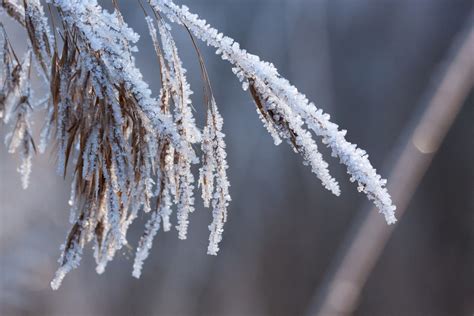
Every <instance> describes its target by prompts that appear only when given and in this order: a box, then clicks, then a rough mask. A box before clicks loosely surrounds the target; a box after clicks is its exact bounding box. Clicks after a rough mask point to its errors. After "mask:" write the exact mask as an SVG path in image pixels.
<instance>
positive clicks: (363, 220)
mask: <svg viewBox="0 0 474 316" xmlns="http://www.w3.org/2000/svg"><path fill="white" fill-rule="evenodd" d="M473 21H474V15H473V14H471V15H470V17H469V18H468V23H467V24H468V25H467V27H466V28H465V29H464V30H463V31H462V32H461V34H460V35H459V37H458V38H457V39H456V40H455V41H454V43H453V47H452V49H451V50H450V52H449V54H448V58H447V59H446V61H445V63H444V67H442V68H443V70H444V71H443V72H442V74H441V75H440V77H439V80H438V81H437V83H436V84H435V85H433V87H431V88H430V89H429V90H428V91H427V92H428V94H427V95H426V96H427V97H428V102H426V103H425V104H426V106H425V107H424V108H425V110H424V111H423V113H422V114H421V115H419V114H417V115H416V116H415V118H414V119H415V120H414V122H415V123H416V124H415V125H414V127H413V128H412V129H411V131H410V133H407V135H406V136H405V137H404V138H403V141H402V142H401V146H400V150H397V151H396V152H397V153H396V154H397V155H396V157H398V158H397V159H393V160H392V161H396V162H395V164H394V167H393V168H392V171H391V174H390V176H389V181H388V183H389V185H388V186H389V191H390V192H391V193H392V197H393V199H394V202H395V204H396V205H397V217H398V218H401V217H402V215H403V213H404V212H405V211H406V209H407V205H408V203H409V201H410V199H411V197H412V196H413V194H414V192H415V190H416V188H417V186H418V184H419V183H420V181H421V179H422V177H423V175H424V174H425V172H426V171H427V169H428V167H429V165H430V163H431V161H432V159H433V157H434V156H435V154H436V152H437V151H438V149H439V147H440V145H441V143H442V141H443V139H444V137H445V136H446V134H447V132H448V131H449V129H450V127H451V125H452V124H453V122H454V119H455V118H456V116H457V115H458V113H459V111H460V109H461V107H462V105H463V103H464V101H465V99H466V98H467V96H468V94H469V93H470V91H471V89H472V87H473V84H474V23H473ZM395 227H396V226H387V225H386V224H385V222H384V221H383V220H382V219H380V218H379V216H378V214H377V212H376V209H375V208H373V207H372V208H367V209H363V211H362V212H360V214H359V215H358V216H357V218H356V220H355V221H354V223H353V227H352V228H351V229H350V230H349V233H348V235H347V237H346V239H345V241H344V242H343V245H342V247H341V248H340V250H339V253H338V254H337V256H336V260H335V261H336V264H335V265H334V268H333V269H332V271H330V273H328V277H327V279H326V281H325V282H323V284H322V287H321V288H320V289H319V291H316V292H315V294H314V296H313V299H312V301H311V302H310V305H309V308H308V310H307V315H324V316H326V315H348V314H350V313H352V312H353V311H354V309H355V307H356V306H357V302H358V299H359V296H360V293H361V291H362V289H363V286H364V284H365V282H366V281H367V278H368V277H369V275H370V273H371V271H372V269H373V267H374V266H375V264H376V262H377V260H378V258H379V256H380V254H381V252H382V250H383V248H384V246H385V244H386V243H387V241H388V239H389V237H390V235H391V234H392V232H393V230H394V229H395Z"/></svg>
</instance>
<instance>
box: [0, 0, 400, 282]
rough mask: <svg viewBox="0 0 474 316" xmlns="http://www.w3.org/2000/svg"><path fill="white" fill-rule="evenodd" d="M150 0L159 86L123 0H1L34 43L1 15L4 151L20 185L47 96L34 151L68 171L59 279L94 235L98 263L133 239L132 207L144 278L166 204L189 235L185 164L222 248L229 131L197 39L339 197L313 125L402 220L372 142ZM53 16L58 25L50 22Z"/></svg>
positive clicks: (388, 212) (197, 23)
mask: <svg viewBox="0 0 474 316" xmlns="http://www.w3.org/2000/svg"><path fill="white" fill-rule="evenodd" d="M148 2H149V3H148V4H149V7H150V10H151V11H152V12H153V16H154V17H153V18H152V17H150V16H148V15H147V14H146V9H144V12H145V15H146V22H147V25H148V28H149V31H150V38H151V41H152V42H153V45H154V48H155V52H156V55H157V58H158V63H159V66H160V75H161V91H160V93H159V96H158V97H157V98H154V97H153V96H152V92H151V90H150V89H149V86H148V84H147V83H146V82H145V81H144V80H143V77H142V74H141V72H140V70H139V69H138V68H137V67H136V65H135V59H134V53H135V52H136V51H137V47H136V43H137V41H138V38H139V36H138V34H136V33H135V32H134V31H133V30H132V29H131V28H130V27H129V26H128V25H127V24H126V22H125V21H124V19H123V17H122V15H121V13H120V11H119V9H118V7H117V6H115V10H114V11H113V12H108V11H106V10H104V9H103V8H102V7H101V6H99V5H98V3H97V1H96V0H49V1H48V5H49V6H50V8H51V9H52V10H55V11H56V12H57V15H58V17H59V19H60V21H54V20H52V19H51V17H50V19H49V20H50V22H51V23H49V22H48V17H47V16H46V15H45V13H44V12H45V11H44V9H43V6H42V4H41V3H40V1H39V0H26V1H24V2H23V1H22V2H21V3H17V2H16V1H14V0H3V1H2V9H3V10H5V11H6V12H7V13H8V14H9V15H10V16H11V17H12V18H14V19H15V20H16V21H17V22H18V23H20V24H21V25H22V26H23V27H25V28H26V30H27V34H28V38H27V39H26V40H27V41H28V47H29V49H28V52H27V53H26V55H25V57H24V58H23V59H19V58H18V57H17V54H16V53H15V51H14V49H13V47H12V46H11V44H10V41H9V39H8V36H7V34H6V32H5V31H4V29H3V26H0V27H1V32H0V45H1V50H0V54H1V55H0V59H1V60H2V66H1V73H0V75H1V77H0V79H1V80H0V84H1V87H2V88H1V90H0V116H1V118H2V122H3V124H9V125H10V126H11V132H10V133H9V134H8V135H7V136H6V143H7V145H8V149H9V152H11V153H14V152H16V151H20V154H21V157H22V163H21V166H20V168H19V171H20V173H21V175H22V183H23V186H24V187H26V186H27V184H28V176H29V174H30V170H31V160H32V157H33V152H34V151H36V147H35V145H34V141H33V138H32V136H31V132H30V122H29V118H30V112H31V111H35V110H38V109H41V108H42V107H43V106H42V104H44V103H45V104H46V105H47V106H46V107H47V109H46V116H45V122H44V127H43V130H42V132H41V139H40V142H39V149H40V151H41V152H43V151H44V150H45V148H46V147H47V146H48V144H49V143H54V144H55V147H54V148H55V150H56V151H57V159H58V172H59V173H60V174H61V175H63V176H66V175H67V174H70V175H71V176H72V179H73V183H72V188H71V197H70V201H69V204H70V206H71V216H70V220H71V225H72V228H71V230H70V232H69V234H68V236H67V237H66V241H65V243H64V245H63V246H62V248H61V249H62V254H61V257H60V259H59V264H60V266H59V269H58V271H57V273H56V276H55V277H54V279H53V281H52V282H51V286H52V287H53V289H57V288H58V287H59V286H60V284H61V282H62V279H63V278H64V276H65V275H66V274H67V273H68V272H69V271H70V270H72V269H74V268H76V267H77V266H78V265H79V262H80V259H81V255H82V251H83V248H84V247H85V245H86V244H88V243H92V244H93V249H94V256H95V259H96V263H97V269H96V270H97V272H98V273H102V272H103V271H104V270H105V268H106V266H107V263H108V262H109V261H110V260H112V259H113V258H114V256H115V253H116V252H117V250H119V249H121V248H122V247H123V246H124V245H127V244H128V243H127V231H128V227H129V226H130V224H131V223H132V222H133V221H134V219H135V218H136V217H137V215H138V213H139V212H144V213H150V215H149V221H148V222H147V224H146V225H145V232H144V234H143V236H142V238H141V240H140V241H139V244H138V246H137V250H136V257H135V262H134V264H133V276H135V277H139V276H140V274H141V270H142V265H143V261H144V260H145V259H146V258H147V257H148V253H149V250H150V248H151V247H152V241H153V238H154V236H155V235H156V233H157V232H158V231H159V229H160V226H163V230H164V231H169V230H170V228H171V226H172V224H171V223H172V220H171V215H172V212H173V210H175V211H176V217H177V221H176V222H177V224H176V228H177V230H178V237H179V238H180V239H186V236H187V228H188V225H189V216H190V213H192V212H193V211H194V189H195V177H194V175H193V173H192V172H191V167H192V165H194V164H198V163H200V164H201V167H200V170H199V180H198V185H199V187H200V188H201V191H202V193H201V196H202V199H203V201H204V205H205V206H206V207H211V208H212V216H213V220H212V223H211V224H210V225H209V230H210V236H209V246H208V250H207V252H208V254H211V255H216V254H217V252H218V251H219V244H220V242H221V240H222V233H223V230H224V223H225V222H226V220H227V208H228V206H229V202H230V201H231V198H230V194H229V186H230V184H229V180H228V178H227V169H228V165H227V161H226V151H225V148H226V145H225V141H224V137H225V135H224V134H223V132H222V126H223V118H222V116H221V115H220V113H219V111H218V106H217V102H216V100H215V98H214V96H213V94H212V88H211V84H210V82H209V77H208V75H207V71H206V69H205V66H204V61H203V59H202V56H201V54H200V52H199V49H198V48H197V45H196V43H195V38H198V39H200V40H202V41H204V42H205V43H207V44H208V45H210V46H213V47H214V48H216V50H217V51H216V52H217V54H219V55H221V57H222V58H223V59H224V60H227V61H229V62H230V63H231V64H232V67H233V68H232V71H233V72H234V74H235V75H236V76H237V78H238V79H239V80H240V81H241V83H242V87H243V89H244V90H249V92H250V95H251V97H252V98H253V100H254V101H255V104H256V110H257V113H258V115H259V116H260V118H261V120H262V122H263V124H264V126H265V127H266V129H267V130H268V132H269V133H270V134H271V136H272V137H273V139H274V142H275V144H276V145H278V144H280V143H281V142H282V140H285V141H286V142H287V143H288V144H289V145H290V146H291V148H293V150H294V152H295V153H298V154H300V155H301V156H302V157H303V160H304V163H305V164H306V165H309V166H310V167H311V170H312V172H314V173H315V174H316V176H317V177H318V178H319V179H320V180H321V182H322V185H323V186H324V187H325V188H326V189H328V190H329V191H331V192H332V193H334V194H335V195H340V188H339V184H338V183H337V181H336V180H335V179H334V178H333V177H332V176H331V175H330V173H329V170H328V163H327V162H326V161H325V160H324V159H323V156H322V154H321V153H320V152H319V149H318V146H317V144H316V142H315V140H314V137H313V135H316V136H319V137H321V138H322V142H323V143H324V144H325V145H327V146H328V147H329V148H331V150H332V155H333V156H334V157H338V158H339V160H340V162H341V163H343V164H344V165H346V167H347V171H348V173H349V174H350V176H351V177H350V180H351V181H353V182H357V183H358V190H359V191H361V192H364V193H365V194H366V195H367V197H368V198H369V199H370V200H372V201H373V202H374V204H375V205H376V206H377V207H378V209H379V211H380V212H381V213H382V214H383V215H384V216H385V219H386V221H387V223H389V224H391V223H394V222H395V221H396V219H395V216H394V210H395V206H393V205H392V201H391V199H390V196H389V194H388V192H387V190H386V188H385V183H386V181H385V180H383V179H382V178H381V177H380V175H378V174H377V172H376V170H375V169H374V168H373V167H372V165H371V164H370V162H369V160H368V156H367V154H366V152H365V151H364V150H362V149H359V148H357V146H356V145H354V144H351V143H349V142H348V141H347V140H346V139H345V134H346V131H345V130H339V127H338V126H337V125H336V124H334V123H332V122H331V121H330V120H329V119H330V117H329V115H327V114H325V113H323V112H322V111H321V110H319V109H317V108H316V106H315V105H314V104H313V103H312V102H310V101H309V100H308V99H307V98H306V97H305V96H304V95H303V94H302V93H300V92H298V90H297V89H296V87H294V86H292V85H291V84H290V83H289V82H288V80H286V79H284V78H282V77H281V76H280V75H279V73H278V71H277V69H276V68H275V67H274V66H273V65H272V64H271V63H268V62H264V61H262V60H260V58H259V57H258V56H255V55H252V54H250V53H248V52H247V51H245V50H244V49H242V48H240V45H239V44H238V43H237V42H235V41H234V40H233V39H231V38H229V37H227V36H224V35H223V34H222V33H220V32H219V31H217V30H216V29H214V28H212V27H211V26H210V25H208V24H207V23H206V22H205V21H204V20H201V19H200V18H199V17H198V16H197V15H195V14H192V13H190V12H189V9H188V8H187V7H184V6H182V7H180V6H177V5H175V4H174V3H173V2H172V1H168V0H149V1H148ZM114 3H115V2H114ZM168 22H174V23H177V24H182V25H184V26H185V27H186V29H187V30H188V32H189V34H190V36H191V40H192V46H191V45H190V49H193V50H194V49H195V50H196V53H197V58H198V59H199V62H200V65H201V76H202V78H203V81H204V87H205V105H206V114H207V116H206V117H207V118H206V123H205V126H204V127H203V128H202V129H201V128H200V127H199V126H197V124H196V122H195V119H194V117H193V111H192V109H193V107H192V99H191V95H192V90H191V87H190V86H189V84H188V82H187V78H186V69H185V68H184V66H183V64H182V62H181V59H180V57H179V52H178V49H177V47H176V44H175V42H174V40H173V37H172V35H171V32H170V29H171V26H170V24H169V23H168ZM50 25H52V26H53V27H57V28H55V29H52V30H51V29H50V28H51V27H50ZM58 26H61V27H58ZM31 71H36V72H37V73H38V75H39V76H40V77H41V78H42V79H43V81H44V85H45V86H47V87H48V90H49V94H48V95H47V96H46V99H43V98H42V99H40V100H35V99H36V98H34V97H33V94H32V91H31V87H30V73H31ZM45 100H46V101H45ZM197 108H198V107H197ZM196 144H200V145H201V149H202V150H201V152H202V156H201V157H198V154H197V153H196V152H195V150H194V147H193V145H196ZM152 205H153V208H152ZM155 205H156V206H155Z"/></svg>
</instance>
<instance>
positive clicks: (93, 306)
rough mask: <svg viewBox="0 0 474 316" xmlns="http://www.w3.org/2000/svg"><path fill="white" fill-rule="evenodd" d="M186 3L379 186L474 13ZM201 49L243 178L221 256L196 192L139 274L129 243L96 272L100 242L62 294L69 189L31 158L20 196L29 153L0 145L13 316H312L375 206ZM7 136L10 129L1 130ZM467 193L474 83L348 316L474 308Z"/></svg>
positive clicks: (471, 207) (362, 4) (349, 1)
mask: <svg viewBox="0 0 474 316" xmlns="http://www.w3.org/2000/svg"><path fill="white" fill-rule="evenodd" d="M103 2H104V6H105V7H107V8H110V7H111V5H110V1H103ZM176 2H177V3H183V4H187V5H188V6H189V7H190V9H191V11H193V12H194V13H198V14H199V15H200V16H201V17H203V18H205V19H207V21H208V22H210V23H211V24H212V25H213V26H215V27H217V28H218V29H219V30H220V31H222V32H224V33H225V34H227V35H228V36H231V37H233V38H235V39H236V40H237V41H238V42H240V44H241V46H242V47H244V48H246V49H247V50H248V51H250V52H252V53H254V54H257V55H259V56H260V57H262V58H263V59H264V60H267V61H271V62H273V63H274V64H275V66H276V67H277V68H278V69H279V71H280V73H281V74H282V75H283V76H284V77H286V78H288V79H289V80H290V81H291V82H292V83H293V84H294V85H296V86H297V87H298V89H299V90H300V91H302V92H304V93H305V94H307V96H308V97H309V99H310V100H313V101H315V103H316V104H317V106H319V107H320V108H322V109H323V110H325V111H326V112H328V113H330V114H331V116H332V120H333V121H335V122H336V123H338V124H339V125H340V126H341V127H343V128H345V129H347V130H348V140H349V141H351V142H353V143H356V144H358V145H359V146H360V147H361V148H363V149H366V150H367V151H368V153H369V154H370V157H371V162H372V164H373V165H374V166H375V167H376V168H377V169H378V170H379V172H381V173H382V176H384V177H387V176H388V175H389V174H390V171H391V169H392V167H393V165H394V163H395V162H396V160H397V158H398V154H397V153H398V152H399V151H400V146H401V144H403V142H404V140H405V139H406V137H407V133H408V131H409V130H410V128H411V127H412V126H413V124H415V123H416V121H417V118H419V116H420V113H422V111H423V109H424V107H425V106H426V103H427V102H426V100H427V93H428V94H429V93H430V92H429V91H431V89H432V88H433V87H434V86H436V82H437V81H439V79H440V77H441V76H442V75H443V72H442V71H443V69H444V68H443V65H444V64H446V58H447V57H449V50H450V47H452V44H453V42H454V39H455V38H456V37H457V35H458V34H459V33H460V32H461V30H462V29H464V28H465V26H466V25H467V24H468V22H469V20H471V23H472V17H473V15H472V13H473V10H474V3H473V2H472V0H402V1H395V0H383V1H375V0H371V1H369V0H258V1H257V0H239V1H237V0H220V1H217V0H193V1H191V0H176ZM119 4H120V6H121V9H122V12H123V14H124V16H125V20H126V21H127V22H128V23H129V25H130V26H132V27H133V28H134V29H135V31H137V32H138V33H139V34H141V38H140V41H139V49H140V52H139V53H138V54H137V55H136V58H137V64H138V66H139V68H140V69H141V70H142V72H143V74H144V77H145V79H146V81H147V82H149V83H150V85H151V86H152V88H153V91H154V94H155V95H157V94H158V92H159V77H158V76H159V72H158V71H159V69H158V65H157V64H156V62H155V60H156V59H155V57H154V51H153V48H152V45H151V43H150V40H149V35H148V31H147V29H146V23H145V20H144V16H143V12H142V10H141V9H140V7H139V6H138V4H137V3H136V2H135V1H126V0H120V1H119ZM0 19H1V21H2V23H5V24H6V25H7V30H8V31H9V34H10V37H11V38H12V41H13V43H14V45H17V46H15V48H18V49H19V50H20V51H21V47H24V46H25V41H26V37H25V36H26V34H25V33H24V31H22V30H20V29H19V28H18V27H16V25H15V24H14V23H13V22H12V21H11V20H10V19H9V18H7V17H6V16H5V15H0ZM173 32H174V34H175V35H176V40H177V42H178V44H179V49H180V53H181V57H182V59H183V62H184V64H185V66H186V68H187V69H188V79H189V81H190V83H191V86H192V88H193V90H194V91H195V95H194V107H195V108H196V109H197V113H196V116H197V118H198V122H199V123H200V124H201V126H202V124H203V121H204V118H203V115H202V112H203V111H202V109H203V107H202V93H201V92H202V82H201V80H200V73H199V64H198V60H197V58H196V55H195V52H194V50H193V49H192V45H191V42H190V40H189V37H188V35H187V34H186V32H185V31H183V29H181V28H180V27H178V26H174V30H173ZM200 48H201V50H202V53H203V54H204V58H205V61H206V65H207V68H208V72H209V76H210V78H211V83H212V84H213V90H214V92H215V97H216V100H217V102H218V104H219V106H220V111H221V114H222V115H223V117H224V120H225V124H224V132H225V133H226V135H227V138H226V140H227V145H228V161H229V165H230V168H229V173H230V175H229V176H230V180H231V184H232V187H231V195H232V198H233V201H232V203H231V206H230V210H229V211H230V214H229V218H228V222H227V224H226V226H225V232H224V239H223V242H222V243H221V251H220V253H219V255H218V256H217V257H214V256H208V255H206V249H207V242H208V228H207V226H208V224H209V223H210V221H211V212H210V211H209V210H208V209H205V208H203V207H202V202H201V201H200V199H196V200H197V208H196V211H195V213H193V214H192V215H191V220H190V231H189V234H188V239H187V240H186V241H180V240H178V239H177V233H176V231H175V230H172V231H170V232H168V233H164V232H162V231H160V232H159V233H158V235H157V236H156V238H155V240H154V244H153V248H152V250H151V254H150V256H149V258H148V259H147V260H146V262H145V264H144V270H143V273H142V277H141V279H139V280H136V279H134V278H132V276H131V271H132V263H133V256H134V252H133V250H128V249H123V251H122V252H121V253H120V254H118V255H117V256H116V259H115V260H114V261H112V262H111V263H110V264H109V265H108V267H107V270H106V272H105V273H104V274H103V275H97V274H96V273H95V266H94V260H93V258H92V251H91V250H90V249H88V250H87V251H85V254H84V257H83V260H82V263H81V265H80V267H79V268H78V269H76V270H74V271H73V272H71V273H70V274H69V275H68V276H67V277H66V279H65V280H64V282H63V285H62V287H61V288H60V289H59V290H58V291H52V290H51V288H50V286H49V282H50V280H51V278H52V276H53V274H54V272H55V270H56V268H57V262H56V260H57V258H58V256H59V246H60V245H61V244H62V243H63V242H64V239H65V236H66V232H67V230H68V228H69V223H68V218H69V209H68V204H67V201H68V199H69V187H70V185H69V181H70V179H66V180H65V181H64V180H63V179H62V178H61V177H60V176H58V175H56V173H55V170H56V168H55V157H54V154H51V151H50V152H49V153H47V154H45V155H39V156H37V157H36V159H35V161H34V164H33V172H32V178H31V183H30V187H29V188H28V189H27V190H22V189H21V182H20V176H19V174H18V173H17V172H16V168H17V166H18V165H19V159H18V157H15V156H11V155H8V154H7V150H6V148H5V147H4V146H0V162H1V163H0V216H1V218H0V314H1V315H305V314H308V313H311V311H312V310H313V308H314V306H315V304H316V305H318V304H320V303H321V302H320V299H318V298H321V297H324V295H323V294H322V293H324V291H325V290H326V288H327V286H328V280H329V279H330V278H331V273H332V271H333V270H334V269H335V267H336V266H337V262H338V260H337V257H338V256H340V253H341V249H343V248H344V247H343V244H345V242H344V240H345V238H346V236H350V232H351V231H352V230H353V228H352V227H353V226H354V225H356V224H357V219H356V218H358V217H359V216H358V215H357V214H361V213H360V212H361V211H364V210H366V209H367V208H368V204H367V202H366V198H365V196H364V195H363V194H361V193H358V192H357V190H356V186H355V185H354V184H353V183H350V182H349V180H348V176H347V174H346V173H345V169H344V167H343V166H341V165H339V163H338V161H337V160H336V159H333V158H331V157H329V156H328V161H329V162H330V165H331V171H332V173H333V174H334V175H335V176H336V178H337V179H338V180H339V181H340V184H341V189H342V194H341V197H339V198H338V197H336V196H333V195H332V194H331V193H330V192H328V191H326V190H325V189H324V188H323V187H322V186H321V185H320V181H319V180H318V179H317V178H316V177H315V176H314V174H312V173H311V172H310V170H309V169H308V168H307V167H305V166H303V165H302V163H301V159H300V157H298V156H297V155H295V154H293V153H292V152H291V150H290V148H289V146H287V145H285V144H283V145H280V146H279V147H275V146H274V145H273V141H272V139H271V137H270V136H269V135H268V134H267V132H266V131H265V129H264V128H263V126H262V124H261V122H260V121H259V119H258V117H257V115H256V112H255V106H254V104H253V103H252V100H251V97H250V95H249V94H248V92H244V91H242V89H241V88H240V84H239V83H238V81H237V79H236V78H235V77H234V75H233V74H232V72H231V71H230V66H229V64H227V62H225V61H222V60H221V59H220V58H219V57H217V56H215V54H214V51H213V50H212V49H209V48H207V47H206V46H205V45H203V44H200ZM472 58H474V51H473V52H472ZM447 62H448V63H449V59H448V60H447ZM428 99H429V98H428ZM414 122H415V123H414ZM40 128H41V120H37V123H36V125H35V129H36V130H39V129H40ZM0 132H1V135H5V128H4V127H3V126H2V127H1V130H0ZM2 137H3V136H2ZM325 152H326V153H327V151H325ZM473 193H474V93H473V92H472V90H471V92H470V94H469V96H468V97H467V99H466V100H465V101H464V104H463V106H462V108H461V110H460V112H459V114H458V116H457V117H456V119H455V120H454V123H453V125H452V126H451V128H450V129H449V132H448V133H447V136H446V138H445V140H444V142H443V143H442V145H441V147H440V149H439V151H438V152H437V154H436V155H435V156H434V158H433V161H432V163H431V164H430V165H429V167H428V169H427V172H426V174H425V176H424V177H423V178H422V180H421V182H420V184H419V186H418V187H417V188H416V191H415V192H414V196H413V198H412V199H411V201H410V203H409V204H408V206H407V209H406V214H405V215H404V216H403V217H402V218H400V219H399V222H398V223H397V225H396V227H395V230H394V231H393V235H392V236H391V237H390V238H389V239H388V243H387V244H386V246H385V247H384V248H383V250H382V252H381V255H380V258H378V261H377V262H376V264H375V267H374V269H373V270H372V271H371V273H370V274H369V277H368V279H367V282H366V283H365V284H362V285H363V286H362V288H361V293H360V297H358V299H357V300H356V303H355V304H354V307H353V309H352V310H351V311H350V312H349V313H351V314H354V315H409V316H410V315H434V316H437V315H440V316H441V315H473V313H474V194H473ZM196 195H197V196H199V195H200V193H198V192H197V193H196ZM380 220H381V221H382V220H383V219H382V217H380ZM145 221H146V217H145V216H142V217H140V218H139V219H138V220H137V221H136V222H135V224H134V225H133V227H132V229H131V230H130V236H129V242H130V243H131V245H132V246H135V245H136V243H137V241H138V238H139V236H140V235H141V233H142V230H143V225H144V223H145ZM354 223H356V224H354ZM356 226H357V225H356ZM348 234H349V235H348ZM341 247H342V248H341ZM321 295H322V296H321Z"/></svg>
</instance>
